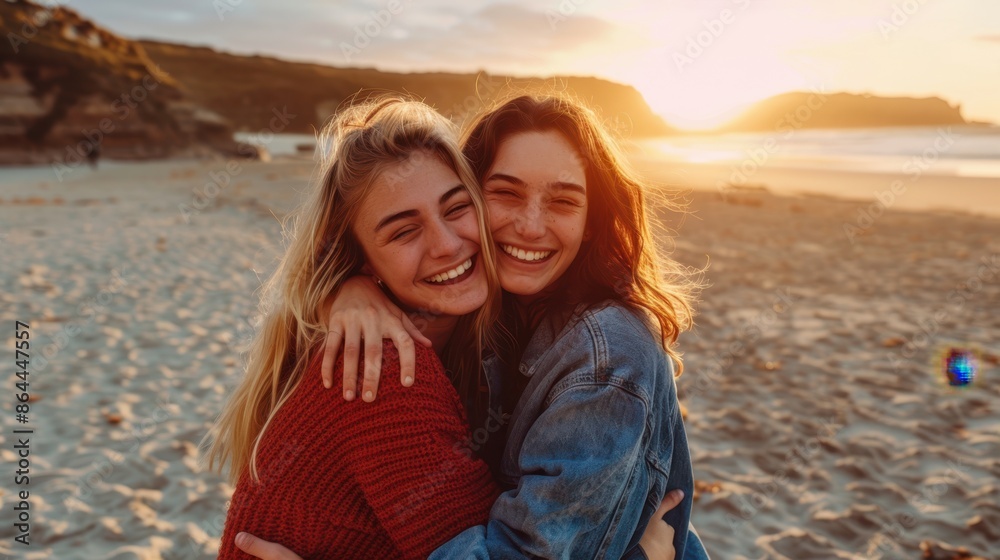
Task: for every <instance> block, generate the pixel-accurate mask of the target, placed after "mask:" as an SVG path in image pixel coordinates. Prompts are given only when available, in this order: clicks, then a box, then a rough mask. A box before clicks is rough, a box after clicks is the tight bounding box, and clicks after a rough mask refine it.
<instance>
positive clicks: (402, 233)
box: [389, 227, 417, 241]
mask: <svg viewBox="0 0 1000 560" xmlns="http://www.w3.org/2000/svg"><path fill="white" fill-rule="evenodd" d="M415 231H417V228H415V227H414V228H409V229H404V230H402V231H399V232H397V233H396V234H395V235H393V236H392V237H391V238H389V241H400V240H403V239H405V238H407V237H410V234H411V233H413V232H415Z"/></svg>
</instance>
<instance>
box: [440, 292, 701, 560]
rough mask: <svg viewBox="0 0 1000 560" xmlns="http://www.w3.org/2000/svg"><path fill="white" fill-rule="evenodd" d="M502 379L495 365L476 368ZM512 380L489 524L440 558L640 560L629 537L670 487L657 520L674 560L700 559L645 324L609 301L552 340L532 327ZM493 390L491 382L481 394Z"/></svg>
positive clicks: (681, 450)
mask: <svg viewBox="0 0 1000 560" xmlns="http://www.w3.org/2000/svg"><path fill="white" fill-rule="evenodd" d="M485 366H486V370H487V377H488V378H492V379H494V380H495V379H497V376H499V375H502V370H503V368H502V365H501V363H500V360H499V359H497V358H495V357H493V358H490V359H488V360H487V362H486V363H485ZM519 370H520V371H521V373H522V374H523V375H526V376H528V377H530V381H529V382H528V385H527V387H526V389H525V390H524V393H523V394H522V396H521V398H520V401H519V402H518V404H517V407H516V408H515V409H514V412H513V416H512V418H513V420H512V422H511V424H510V425H509V432H508V436H509V439H508V441H507V445H506V450H505V451H504V454H503V458H502V462H501V469H500V470H501V473H500V477H501V480H499V481H498V482H499V483H500V484H501V485H504V486H506V487H508V488H512V489H511V490H508V491H506V492H504V493H503V494H501V496H500V497H499V498H498V499H497V501H496V503H495V504H494V505H493V509H492V510H491V511H490V520H489V522H488V524H487V525H485V526H483V525H480V526H476V527H471V528H469V529H467V530H465V531H463V532H462V533H460V534H459V535H458V536H456V537H455V538H453V539H451V540H450V541H448V542H447V543H445V544H444V545H442V546H441V547H440V548H438V549H437V550H436V551H435V552H434V553H433V554H432V555H431V556H430V558H432V559H441V558H463V559H465V558H483V559H486V558H524V557H525V556H527V557H540V558H566V559H570V558H572V559H577V558H615V559H617V558H622V557H625V558H645V555H644V554H643V553H642V551H641V549H640V548H639V546H638V543H639V538H640V537H641V536H642V532H643V530H644V529H645V527H646V524H647V522H648V521H649V519H650V517H652V514H653V512H654V511H655V510H656V508H657V507H658V506H659V503H660V500H661V499H662V498H663V496H664V494H665V493H666V491H667V490H668V489H670V490H672V489H675V488H680V489H682V490H683V491H684V500H683V502H682V503H681V504H680V505H679V506H677V507H676V508H674V509H673V510H671V511H670V512H669V513H668V514H667V515H666V516H665V517H664V520H665V521H666V522H667V523H669V524H670V525H671V526H672V527H674V529H675V536H674V548H675V550H676V557H677V558H684V557H685V556H684V554H685V549H686V548H687V547H688V544H689V543H693V546H692V547H691V548H692V549H699V550H698V551H696V550H692V551H691V552H692V553H694V554H693V555H692V556H689V557H695V558H699V557H705V558H707V556H705V555H704V551H703V549H701V542H700V541H699V540H698V537H697V534H696V533H694V532H693V531H689V530H688V527H689V521H690V517H691V504H692V496H693V494H694V492H693V485H694V480H693V475H692V472H691V458H690V453H689V451H688V445H687V437H686V435H685V433H684V425H683V423H682V421H681V413H680V407H679V405H678V401H677V389H676V385H675V384H674V369H673V364H672V363H671V361H670V360H669V358H668V357H667V355H666V354H665V353H664V352H663V350H662V349H661V348H660V345H659V343H658V341H657V340H655V339H654V337H653V335H652V334H651V332H650V329H649V328H648V327H647V326H646V324H645V323H644V319H642V318H640V316H638V315H636V314H635V313H633V312H631V311H629V310H627V309H626V308H625V307H623V306H622V305H620V304H617V303H613V302H608V303H604V304H601V305H599V306H595V307H591V308H590V309H586V310H580V311H578V312H577V313H576V314H574V316H573V317H572V318H571V319H570V320H569V322H568V323H567V324H566V325H565V326H564V327H563V328H561V329H560V330H559V331H558V332H557V330H556V328H555V327H554V326H553V325H552V324H551V323H544V322H543V324H542V325H541V326H539V327H538V329H537V330H536V331H535V333H534V335H533V336H532V338H531V341H530V342H529V343H528V346H527V348H526V349H525V352H524V356H523V359H522V362H521V364H520V367H519ZM492 384H493V383H492V382H491V385H492Z"/></svg>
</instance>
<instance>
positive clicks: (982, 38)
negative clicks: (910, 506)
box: [976, 35, 1000, 43]
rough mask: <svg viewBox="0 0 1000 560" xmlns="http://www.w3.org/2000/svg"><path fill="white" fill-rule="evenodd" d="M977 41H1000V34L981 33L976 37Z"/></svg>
mask: <svg viewBox="0 0 1000 560" xmlns="http://www.w3.org/2000/svg"><path fill="white" fill-rule="evenodd" d="M976 40H977V41H985V42H987V43H1000V35H980V36H978V37H976Z"/></svg>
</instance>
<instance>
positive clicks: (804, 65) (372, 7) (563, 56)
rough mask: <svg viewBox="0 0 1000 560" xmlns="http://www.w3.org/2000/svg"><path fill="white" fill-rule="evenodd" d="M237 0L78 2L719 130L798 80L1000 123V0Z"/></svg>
mask: <svg viewBox="0 0 1000 560" xmlns="http://www.w3.org/2000/svg"><path fill="white" fill-rule="evenodd" d="M226 1H227V0H219V2H216V3H210V2H202V1H200V0H179V1H178V2H176V3H174V4H172V5H170V6H166V5H158V6H136V5H135V4H133V3H130V2H127V1H126V0H76V1H75V2H74V3H73V4H72V6H70V7H71V8H73V9H78V10H79V11H80V12H81V13H83V14H84V15H85V16H87V17H92V18H93V19H94V20H95V21H96V22H97V23H98V24H100V25H105V26H107V27H109V28H110V29H111V30H112V31H115V32H118V33H121V34H123V35H126V36H131V37H149V38H157V39H161V40H167V41H175V42H187V43H197V44H205V42H206V40H205V37H213V38H214V39H211V40H209V43H210V45H211V46H213V47H215V48H220V49H224V50H228V51H232V52H242V53H251V52H256V53H260V54H266V55H273V56H277V57H282V58H289V59H294V60H303V61H312V62H319V63H323V64H331V65H335V66H373V67H376V68H379V69H384V70H390V71H404V72H414V71H451V72H476V71H479V70H483V69H488V71H489V72H490V73H495V74H508V75H515V76H527V75H535V76H552V75H588V76H595V77H598V78H604V79H608V80H612V81H616V82H619V83H624V84H628V85H632V86H633V87H635V88H636V89H637V90H638V91H639V92H640V93H641V94H642V95H643V97H644V98H645V100H646V102H647V103H648V104H649V106H650V108H651V109H652V110H653V111H654V112H655V113H656V114H658V115H660V116H661V117H663V119H664V120H665V121H666V122H667V123H668V124H669V125H670V126H672V127H675V128H678V129H681V130H692V131H693V130H706V129H713V128H716V127H718V126H720V125H723V124H725V123H726V122H727V121H729V120H731V119H733V118H735V117H737V116H739V115H740V113H741V112H742V111H744V110H745V109H746V108H747V107H749V106H750V105H752V104H753V103H755V102H757V101H760V100H763V99H766V98H768V97H771V96H773V95H777V94H781V93H785V92H790V91H824V92H850V93H870V94H872V95H879V96H893V97H897V96H902V97H940V98H942V99H944V100H945V101H947V102H948V103H949V104H952V105H955V104H958V105H961V107H962V114H963V116H964V117H965V118H966V119H969V120H976V121H990V122H1000V95H997V92H1000V74H998V73H997V72H995V71H993V72H988V71H984V69H987V68H990V69H995V68H1000V3H995V2H994V3H991V2H989V1H988V0H953V1H951V2H947V3H945V2H935V1H932V0H842V1H841V2H839V3H837V4H827V3H824V4H823V5H812V4H810V5H806V4H804V3H802V2H796V1H795V0H769V2H767V3H760V4H759V0H699V1H697V2H695V1H694V0H689V1H686V2H685V1H680V0H679V1H677V2H671V3H670V4H669V5H667V6H664V5H661V4H658V3H652V2H646V1H643V0H619V1H618V2H615V5H614V6H613V7H610V6H608V5H606V4H603V3H597V2H591V1H590V0H551V1H550V2H547V3H543V4H539V3H529V2H528V0H505V1H503V2H502V3H501V2H498V1H490V2H486V3H484V4H483V5H477V6H468V5H456V4H453V3H450V2H448V1H447V0H428V1H427V2H424V3H421V4H419V9H414V8H415V7H416V6H418V4H410V3H408V2H406V1H399V0H397V4H396V5H397V6H400V9H399V10H398V12H396V13H392V14H389V12H388V11H387V6H389V0H364V1H362V0H358V1H356V2H352V3H350V4H346V5H343V6H338V7H337V8H336V9H335V10H331V9H330V8H329V7H327V6H325V5H323V4H317V3H308V4H305V5H301V6H297V7H295V9H289V8H288V4H287V3H286V2H278V1H277V0H256V1H255V2H252V1H250V0H246V1H244V0H228V2H229V4H231V6H230V7H231V9H225V10H221V11H220V10H219V9H218V5H223V6H225V5H227V4H225V2H226ZM220 2H222V4H220ZM380 14H381V15H380ZM991 22H992V23H991ZM366 29H367V30H374V32H373V33H367V32H363V30H366ZM359 30H362V35H361V36H359ZM362 43H363V44H362Z"/></svg>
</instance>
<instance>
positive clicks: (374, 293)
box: [321, 276, 431, 402]
mask: <svg viewBox="0 0 1000 560" xmlns="http://www.w3.org/2000/svg"><path fill="white" fill-rule="evenodd" d="M329 306H330V309H329V312H328V313H327V335H326V344H325V346H324V350H323V366H322V370H321V371H322V373H321V375H322V376H323V386H324V387H326V388H327V389H329V388H331V387H333V371H334V364H335V363H336V361H337V356H338V355H339V354H340V351H341V349H343V352H344V372H343V383H344V398H345V399H347V400H353V399H354V397H355V395H357V394H358V391H357V385H358V361H359V359H360V353H361V345H362V344H364V350H365V363H364V379H363V381H362V388H361V395H362V399H363V400H365V401H367V402H371V401H373V400H375V396H376V394H377V393H378V381H379V375H380V374H381V371H382V339H386V338H387V339H389V340H392V342H393V344H395V346H396V349H397V350H398V351H399V365H400V367H399V370H400V372H399V373H400V382H402V384H403V385H405V386H410V385H412V384H413V378H414V377H413V376H414V370H415V352H414V348H413V341H414V340H416V341H417V342H419V343H420V344H423V345H424V346H430V344H431V342H430V340H428V339H427V338H426V337H425V336H424V335H423V334H421V333H420V330H419V329H417V327H416V326H414V324H413V322H412V321H410V318H409V317H407V316H406V314H405V313H403V311H402V310H401V309H399V307H397V306H396V305H395V304H394V303H393V302H392V301H390V300H389V298H387V297H386V296H385V294H384V293H382V290H380V289H379V288H378V286H376V285H375V282H374V281H372V279H371V278H369V277H367V276H355V277H352V278H348V279H347V280H346V281H345V282H344V284H343V286H341V288H340V290H339V291H338V292H337V295H336V297H334V299H333V301H332V302H329Z"/></svg>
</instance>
